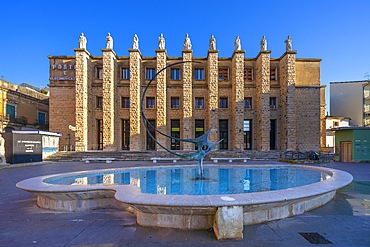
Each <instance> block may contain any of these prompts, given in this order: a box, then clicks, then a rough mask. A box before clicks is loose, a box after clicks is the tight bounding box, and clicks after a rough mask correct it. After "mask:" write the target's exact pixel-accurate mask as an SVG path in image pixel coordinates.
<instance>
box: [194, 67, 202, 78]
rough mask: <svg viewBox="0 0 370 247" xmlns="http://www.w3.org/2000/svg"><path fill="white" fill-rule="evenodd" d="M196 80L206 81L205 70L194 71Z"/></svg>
mask: <svg viewBox="0 0 370 247" xmlns="http://www.w3.org/2000/svg"><path fill="white" fill-rule="evenodd" d="M194 79H195V80H196V81H203V80H204V69H194Z"/></svg>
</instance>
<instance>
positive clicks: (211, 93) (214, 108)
mask: <svg viewBox="0 0 370 247" xmlns="http://www.w3.org/2000/svg"><path fill="white" fill-rule="evenodd" d="M206 78H207V83H208V97H207V101H206V106H205V109H206V113H207V121H206V122H207V124H208V125H206V129H207V130H208V129H209V128H211V127H212V130H211V132H210V134H209V139H210V141H213V142H216V141H218V140H219V134H218V125H219V122H218V121H219V116H218V113H219V107H218V101H219V92H218V90H219V87H218V51H208V61H207V73H206Z"/></svg>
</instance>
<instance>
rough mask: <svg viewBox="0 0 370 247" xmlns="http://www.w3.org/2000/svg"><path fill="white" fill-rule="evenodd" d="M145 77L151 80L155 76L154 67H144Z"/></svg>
mask: <svg viewBox="0 0 370 247" xmlns="http://www.w3.org/2000/svg"><path fill="white" fill-rule="evenodd" d="M145 76H146V77H145V79H147V80H151V79H152V78H153V77H154V76H155V69H153V68H146V74H145Z"/></svg>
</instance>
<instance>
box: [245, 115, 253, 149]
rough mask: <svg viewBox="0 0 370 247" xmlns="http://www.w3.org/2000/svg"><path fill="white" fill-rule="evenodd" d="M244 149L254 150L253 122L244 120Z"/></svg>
mask: <svg viewBox="0 0 370 247" xmlns="http://www.w3.org/2000/svg"><path fill="white" fill-rule="evenodd" d="M244 149H246V150H250V149H252V120H249V119H246V120H244Z"/></svg>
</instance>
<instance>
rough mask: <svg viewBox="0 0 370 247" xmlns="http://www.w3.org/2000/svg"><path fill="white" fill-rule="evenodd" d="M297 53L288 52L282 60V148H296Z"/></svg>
mask: <svg viewBox="0 0 370 247" xmlns="http://www.w3.org/2000/svg"><path fill="white" fill-rule="evenodd" d="M295 54H296V52H287V53H285V54H284V56H283V57H282V59H281V61H280V85H281V101H280V103H281V104H280V105H281V108H282V109H281V121H280V126H281V149H283V150H296V149H297V136H296V133H297V132H296V128H297V127H298V126H297V124H296V114H297V113H299V112H297V111H296V109H297V108H296V97H295V81H296V74H295V73H296V70H295Z"/></svg>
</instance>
